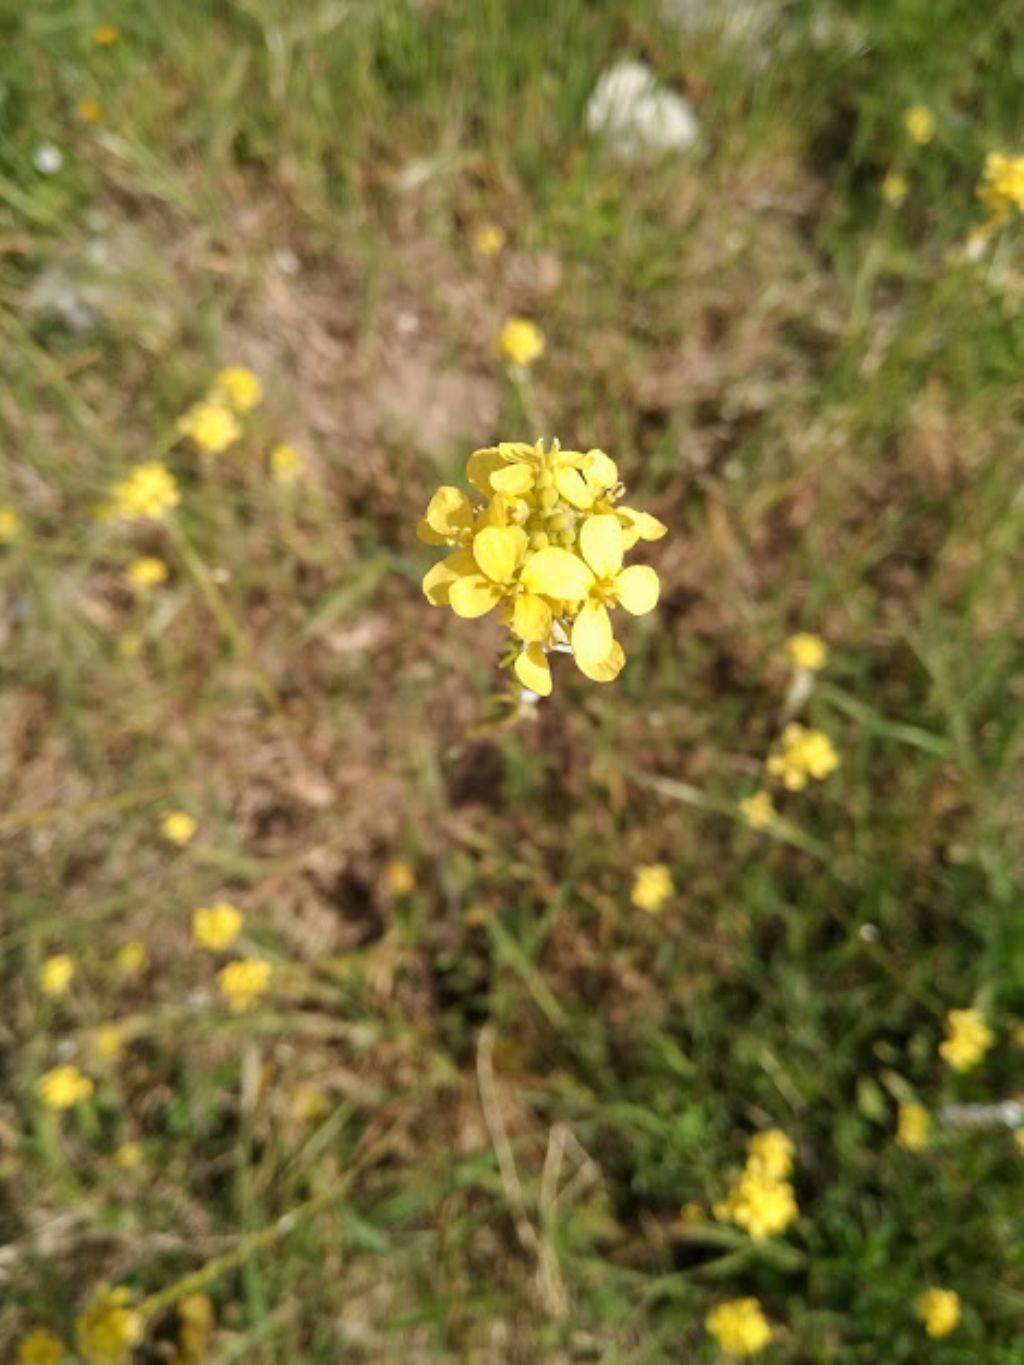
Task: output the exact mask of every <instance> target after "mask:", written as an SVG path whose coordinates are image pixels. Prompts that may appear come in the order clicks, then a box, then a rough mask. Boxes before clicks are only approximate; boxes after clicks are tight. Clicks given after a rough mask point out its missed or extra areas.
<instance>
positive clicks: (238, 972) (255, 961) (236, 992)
mask: <svg viewBox="0 0 1024 1365" xmlns="http://www.w3.org/2000/svg"><path fill="white" fill-rule="evenodd" d="M217 980H218V982H219V983H220V989H221V993H222V994H223V996H224V998H225V1000H226V1001H227V1002H228V1004H229V1005H230V1007H231V1008H232V1009H233V1010H235V1011H236V1012H241V1011H242V1010H247V1009H251V1008H252V1006H253V1005H255V1004H256V1002H257V1001H258V1000H259V999H260V997H261V996H262V995H263V994H264V993H265V992H266V990H267V987H268V986H269V985H270V963H269V962H263V961H261V960H260V959H259V958H256V957H246V958H239V959H238V961H237V962H229V963H228V965H227V966H226V967H222V968H221V970H220V971H219V972H218V973H217Z"/></svg>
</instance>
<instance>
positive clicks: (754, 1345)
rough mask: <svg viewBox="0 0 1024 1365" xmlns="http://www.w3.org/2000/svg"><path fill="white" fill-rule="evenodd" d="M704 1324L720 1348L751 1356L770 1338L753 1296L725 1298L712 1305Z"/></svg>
mask: <svg viewBox="0 0 1024 1365" xmlns="http://www.w3.org/2000/svg"><path fill="white" fill-rule="evenodd" d="M704 1326H705V1327H706V1328H707V1330H708V1331H709V1332H710V1334H711V1335H712V1336H713V1337H714V1339H715V1340H716V1341H717V1342H718V1344H719V1346H721V1348H722V1350H723V1351H728V1352H729V1354H730V1355H734V1356H753V1355H757V1353H758V1351H763V1350H764V1348H765V1347H766V1346H767V1345H768V1343H769V1342H770V1341H771V1339H772V1329H771V1325H770V1324H769V1322H768V1319H767V1318H766V1317H765V1315H764V1312H763V1311H762V1308H761V1305H760V1303H759V1302H758V1301H757V1299H729V1300H727V1302H725V1303H720V1304H719V1305H718V1307H717V1308H713V1309H712V1310H711V1312H710V1313H709V1314H708V1315H707V1317H706V1318H705V1319H704Z"/></svg>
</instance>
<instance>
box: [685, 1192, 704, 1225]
mask: <svg viewBox="0 0 1024 1365" xmlns="http://www.w3.org/2000/svg"><path fill="white" fill-rule="evenodd" d="M706 1219H707V1214H706V1213H705V1212H704V1208H703V1206H702V1205H701V1204H698V1203H696V1202H695V1201H694V1200H692V1199H689V1200H687V1202H686V1203H685V1204H684V1205H683V1206H682V1208H680V1210H679V1221H680V1222H681V1223H685V1224H686V1225H687V1226H688V1227H695V1226H696V1225H697V1224H698V1223H703V1222H705V1221H706Z"/></svg>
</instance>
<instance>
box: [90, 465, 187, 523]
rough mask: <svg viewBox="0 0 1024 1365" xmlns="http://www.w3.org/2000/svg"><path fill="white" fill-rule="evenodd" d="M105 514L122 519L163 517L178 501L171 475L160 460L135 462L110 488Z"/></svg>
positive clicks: (176, 489) (178, 497) (159, 518)
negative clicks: (124, 475)
mask: <svg viewBox="0 0 1024 1365" xmlns="http://www.w3.org/2000/svg"><path fill="white" fill-rule="evenodd" d="M111 499H112V501H111V504H110V506H109V508H107V509H105V514H107V515H110V516H114V517H123V518H124V520H125V521H145V520H147V519H148V520H151V521H163V520H164V519H165V518H166V517H167V515H168V514H169V513H170V512H172V511H173V510H174V508H175V507H177V505H178V503H179V502H180V501H181V495H180V494H179V492H178V485H177V483H175V480H174V475H173V474H172V473H171V471H170V470H169V469H168V468H167V466H166V465H165V464H162V463H161V462H160V461H159V460H147V461H145V462H144V463H143V464H138V465H136V466H135V468H134V469H133V470H132V472H131V473H130V474H129V475H128V477H127V478H125V479H121V480H120V481H119V482H118V483H115V484H114V487H113V488H112V489H111Z"/></svg>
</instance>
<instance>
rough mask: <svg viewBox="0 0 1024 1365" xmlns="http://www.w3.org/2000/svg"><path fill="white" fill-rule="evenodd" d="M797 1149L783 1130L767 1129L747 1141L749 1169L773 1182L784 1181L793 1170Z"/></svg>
mask: <svg viewBox="0 0 1024 1365" xmlns="http://www.w3.org/2000/svg"><path fill="white" fill-rule="evenodd" d="M795 1154H796V1148H795V1147H794V1146H793V1140H792V1138H790V1137H788V1136H787V1134H785V1133H784V1132H783V1131H782V1129H781V1128H766V1129H765V1130H764V1132H763V1133H755V1134H754V1136H753V1137H752V1138H749V1139H748V1141H747V1168H748V1170H756V1171H759V1172H760V1173H761V1174H762V1175H766V1176H768V1177H769V1179H771V1180H784V1179H785V1177H786V1176H787V1175H789V1173H790V1172H791V1171H792V1169H793V1157H794V1155H795Z"/></svg>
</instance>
